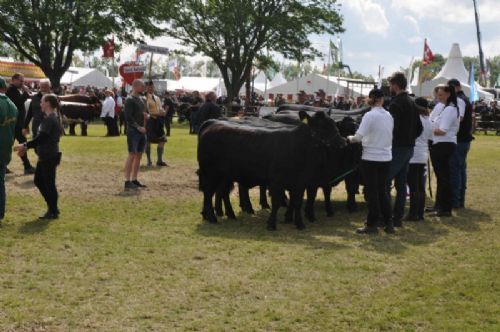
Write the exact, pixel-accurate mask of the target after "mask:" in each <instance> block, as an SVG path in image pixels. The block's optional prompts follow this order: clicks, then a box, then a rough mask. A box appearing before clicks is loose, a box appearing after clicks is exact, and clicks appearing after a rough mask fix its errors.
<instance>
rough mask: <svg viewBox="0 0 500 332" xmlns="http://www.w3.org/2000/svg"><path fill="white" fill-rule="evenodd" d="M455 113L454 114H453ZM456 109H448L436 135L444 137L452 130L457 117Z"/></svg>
mask: <svg viewBox="0 0 500 332" xmlns="http://www.w3.org/2000/svg"><path fill="white" fill-rule="evenodd" d="M452 113H454V114H452ZM456 116H457V115H456V109H455V108H454V107H446V108H445V109H444V110H443V113H442V114H441V121H440V123H439V128H435V129H434V135H436V136H444V135H446V133H447V132H448V131H449V130H450V128H451V125H452V124H453V121H454V118H455V117H456Z"/></svg>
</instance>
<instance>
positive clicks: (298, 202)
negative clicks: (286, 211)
mask: <svg viewBox="0 0 500 332" xmlns="http://www.w3.org/2000/svg"><path fill="white" fill-rule="evenodd" d="M304 192H305V189H300V190H294V191H292V192H290V196H291V197H290V205H292V206H293V209H294V212H295V226H296V227H297V229H299V230H302V229H304V228H306V225H304V222H303V221H302V201H303V199H304ZM292 197H293V199H292ZM292 202H293V204H292Z"/></svg>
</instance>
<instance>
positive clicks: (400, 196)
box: [386, 146, 413, 219]
mask: <svg viewBox="0 0 500 332" xmlns="http://www.w3.org/2000/svg"><path fill="white" fill-rule="evenodd" d="M411 157H413V146H405V147H393V148H392V161H391V166H390V168H389V174H388V176H387V181H386V195H387V196H388V197H389V200H390V197H391V184H392V180H394V187H395V188H396V201H395V202H394V209H393V211H392V215H393V217H394V219H402V218H403V216H404V212H405V203H406V177H407V175H408V166H409V163H410V159H411Z"/></svg>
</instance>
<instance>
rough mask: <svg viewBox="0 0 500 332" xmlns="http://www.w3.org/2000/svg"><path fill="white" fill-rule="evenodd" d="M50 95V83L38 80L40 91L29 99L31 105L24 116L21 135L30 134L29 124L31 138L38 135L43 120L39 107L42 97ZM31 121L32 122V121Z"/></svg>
mask: <svg viewBox="0 0 500 332" xmlns="http://www.w3.org/2000/svg"><path fill="white" fill-rule="evenodd" d="M48 93H50V81H49V80H40V91H39V92H38V93H37V94H36V95H34V96H33V97H32V98H31V103H30V106H29V108H28V113H27V114H26V119H25V120H24V129H23V135H24V136H28V134H29V133H30V129H29V126H30V122H32V123H31V133H32V137H35V136H36V135H37V134H38V127H39V126H40V124H41V123H42V120H43V116H44V115H43V112H42V107H41V102H42V97H43V96H44V95H46V94H48ZM32 120H33V121H32Z"/></svg>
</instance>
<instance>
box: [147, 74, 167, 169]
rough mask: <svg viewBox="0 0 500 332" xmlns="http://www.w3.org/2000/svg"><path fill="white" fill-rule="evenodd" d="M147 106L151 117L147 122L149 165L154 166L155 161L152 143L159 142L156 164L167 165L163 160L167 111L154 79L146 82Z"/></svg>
mask: <svg viewBox="0 0 500 332" xmlns="http://www.w3.org/2000/svg"><path fill="white" fill-rule="evenodd" d="M146 106H147V111H148V113H149V119H148V121H147V123H146V130H147V134H146V136H147V144H146V157H147V158H148V167H151V166H153V162H152V161H151V144H158V146H157V148H156V152H157V161H156V166H167V163H166V162H164V161H163V151H164V147H165V143H166V142H167V138H166V136H165V131H164V129H163V127H164V123H165V113H166V112H165V111H164V110H163V106H162V103H161V99H160V97H158V96H157V95H155V86H154V84H153V82H152V81H149V82H146Z"/></svg>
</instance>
